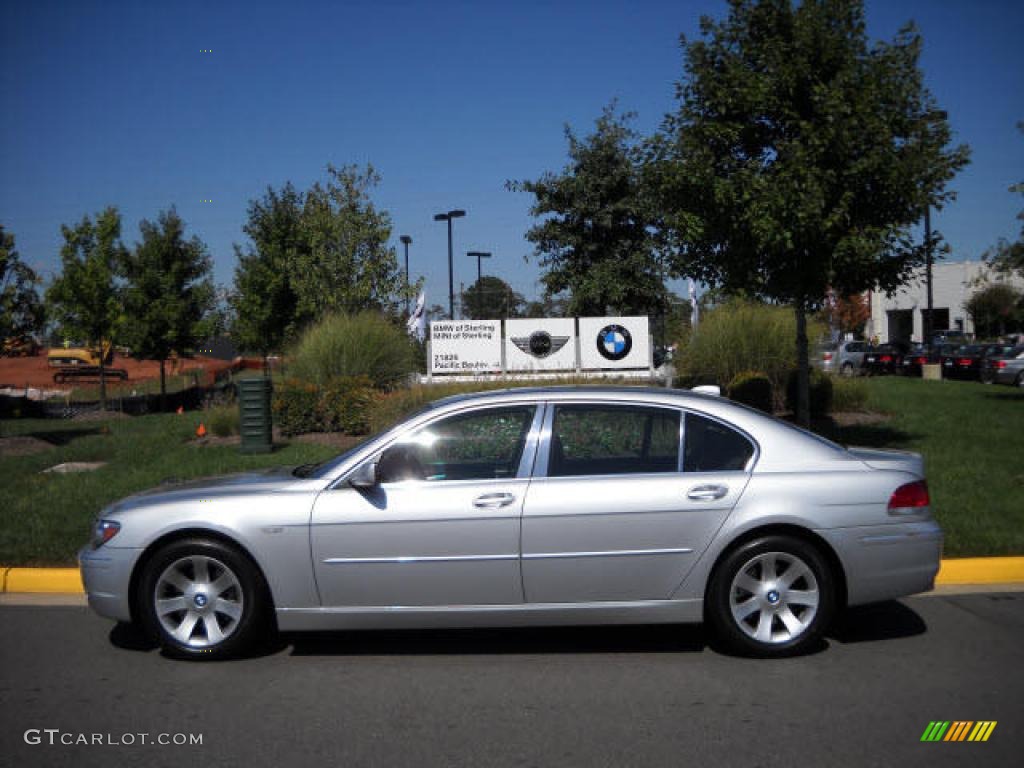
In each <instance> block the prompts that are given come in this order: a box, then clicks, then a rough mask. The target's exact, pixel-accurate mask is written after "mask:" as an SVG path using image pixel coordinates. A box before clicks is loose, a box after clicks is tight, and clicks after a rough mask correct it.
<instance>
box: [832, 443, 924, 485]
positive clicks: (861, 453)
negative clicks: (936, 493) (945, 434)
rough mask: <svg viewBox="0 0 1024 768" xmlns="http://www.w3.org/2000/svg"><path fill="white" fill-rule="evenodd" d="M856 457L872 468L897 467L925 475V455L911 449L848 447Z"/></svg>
mask: <svg viewBox="0 0 1024 768" xmlns="http://www.w3.org/2000/svg"><path fill="white" fill-rule="evenodd" d="M847 450H848V451H849V452H850V453H851V454H852V455H853V457H854V458H856V459H859V460H860V461H862V462H864V463H865V464H867V465H868V466H869V467H871V468H872V469H897V470H902V471H904V472H910V473H911V474H913V475H917V476H918V477H921V478H923V477H924V457H923V456H921V454H919V453H912V452H910V451H883V450H881V449H878V448H847Z"/></svg>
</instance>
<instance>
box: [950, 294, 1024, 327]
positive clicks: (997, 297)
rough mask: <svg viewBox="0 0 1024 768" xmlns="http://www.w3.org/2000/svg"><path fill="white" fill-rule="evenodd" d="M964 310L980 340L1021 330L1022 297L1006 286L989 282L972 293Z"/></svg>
mask: <svg viewBox="0 0 1024 768" xmlns="http://www.w3.org/2000/svg"><path fill="white" fill-rule="evenodd" d="M964 308H965V309H966V310H967V314H969V315H970V316H971V320H973V321H974V331H975V333H976V334H977V335H978V336H979V337H982V338H984V337H986V336H988V337H991V336H1004V335H1006V334H1007V333H1012V332H1013V331H1016V330H1018V329H1020V327H1021V321H1022V319H1024V294H1022V293H1021V292H1020V291H1018V290H1017V289H1016V288H1014V287H1013V286H1012V285H1007V284H1006V283H989V284H988V285H985V286H984V287H982V288H979V289H978V290H977V291H975V292H974V293H973V294H972V295H971V298H969V299H968V300H967V303H966V304H965V305H964Z"/></svg>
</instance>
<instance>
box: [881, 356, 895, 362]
mask: <svg viewBox="0 0 1024 768" xmlns="http://www.w3.org/2000/svg"><path fill="white" fill-rule="evenodd" d="M878 359H879V361H880V362H883V363H891V362H892V355H882V356H881V357H880V358H878Z"/></svg>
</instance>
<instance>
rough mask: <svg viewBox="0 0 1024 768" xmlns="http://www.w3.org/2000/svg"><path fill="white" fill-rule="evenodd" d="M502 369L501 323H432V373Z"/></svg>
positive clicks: (482, 371)
mask: <svg viewBox="0 0 1024 768" xmlns="http://www.w3.org/2000/svg"><path fill="white" fill-rule="evenodd" d="M500 370H501V320H455V321H451V320H447V321H444V322H440V323H431V324H430V371H431V373H491V372H494V371H500Z"/></svg>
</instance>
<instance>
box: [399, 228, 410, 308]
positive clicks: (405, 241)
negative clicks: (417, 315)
mask: <svg viewBox="0 0 1024 768" xmlns="http://www.w3.org/2000/svg"><path fill="white" fill-rule="evenodd" d="M398 239H399V240H401V241H402V245H404V246H405V315H406V317H408V316H409V246H410V245H411V244H412V238H411V237H409V236H408V235H402V236H401V237H400V238H398Z"/></svg>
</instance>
